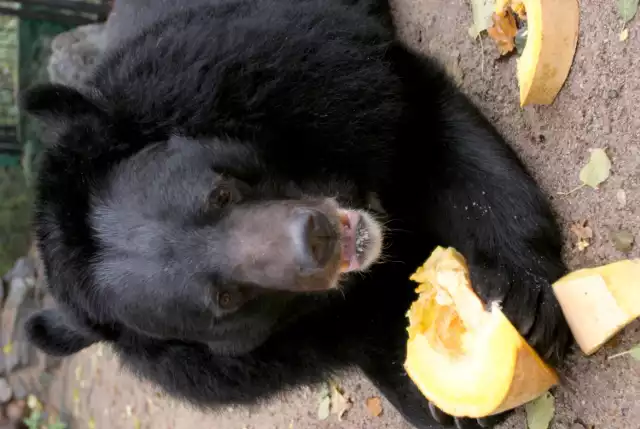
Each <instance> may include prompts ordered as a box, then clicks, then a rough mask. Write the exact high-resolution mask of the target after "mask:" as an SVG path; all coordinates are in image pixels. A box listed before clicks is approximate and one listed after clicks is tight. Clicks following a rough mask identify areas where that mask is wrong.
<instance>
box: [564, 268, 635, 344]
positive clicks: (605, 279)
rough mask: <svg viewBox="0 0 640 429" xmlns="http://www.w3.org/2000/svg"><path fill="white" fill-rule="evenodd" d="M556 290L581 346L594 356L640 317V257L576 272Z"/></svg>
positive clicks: (565, 279)
mask: <svg viewBox="0 0 640 429" xmlns="http://www.w3.org/2000/svg"><path fill="white" fill-rule="evenodd" d="M553 291H554V293H555V295H556V297H557V298H558V302H560V306H561V307H562V311H563V312H564V316H565V318H566V319H567V322H568V323H569V327H570V328H571V331H572V333H573V336H574V337H575V339H576V342H577V343H578V346H580V349H581V350H582V351H583V352H584V353H585V354H586V355H591V354H593V353H595V352H596V351H597V350H598V349H599V348H600V347H602V345H603V344H604V343H606V342H607V341H609V340H610V339H611V338H612V337H613V336H614V335H615V334H617V333H618V332H619V331H620V330H621V329H622V328H624V327H625V326H627V325H628V324H629V323H631V322H632V321H633V320H634V319H636V318H638V317H640V259H631V260H621V261H618V262H613V263H611V264H608V265H604V266H601V267H596V268H586V269H582V270H578V271H574V272H572V273H569V274H567V275H566V276H564V277H562V278H561V279H559V280H557V281H556V282H555V283H554V284H553Z"/></svg>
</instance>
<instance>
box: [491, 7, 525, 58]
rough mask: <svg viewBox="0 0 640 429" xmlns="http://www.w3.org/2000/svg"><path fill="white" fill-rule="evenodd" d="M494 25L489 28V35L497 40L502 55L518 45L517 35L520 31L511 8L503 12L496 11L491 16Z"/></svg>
mask: <svg viewBox="0 0 640 429" xmlns="http://www.w3.org/2000/svg"><path fill="white" fill-rule="evenodd" d="M491 19H492V20H493V26H492V27H490V28H489V29H488V30H487V33H489V36H491V38H492V39H493V40H494V41H495V42H496V45H497V46H498V51H499V52H500V55H506V54H508V53H509V52H511V51H513V50H514V49H515V47H516V44H515V37H516V33H517V32H518V26H517V24H516V18H515V16H514V15H513V13H511V12H510V11H509V10H506V11H504V12H502V14H500V15H499V14H497V13H494V14H493V15H492V16H491Z"/></svg>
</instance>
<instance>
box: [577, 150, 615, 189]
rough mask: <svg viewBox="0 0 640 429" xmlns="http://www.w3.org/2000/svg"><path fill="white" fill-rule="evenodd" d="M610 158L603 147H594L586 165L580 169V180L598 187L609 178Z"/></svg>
mask: <svg viewBox="0 0 640 429" xmlns="http://www.w3.org/2000/svg"><path fill="white" fill-rule="evenodd" d="M610 174H611V160H610V159H609V157H608V156H607V154H606V152H605V151H604V149H594V150H592V151H591V157H590V158H589V162H588V163H587V165H585V166H584V167H582V170H580V180H581V181H582V183H584V184H585V185H587V186H590V187H592V188H594V189H598V186H599V185H600V184H601V183H602V182H604V181H605V180H607V179H608V178H609V175H610Z"/></svg>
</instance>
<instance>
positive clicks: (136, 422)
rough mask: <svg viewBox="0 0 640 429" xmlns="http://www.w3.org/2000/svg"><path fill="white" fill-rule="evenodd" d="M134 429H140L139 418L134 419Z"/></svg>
mask: <svg viewBox="0 0 640 429" xmlns="http://www.w3.org/2000/svg"><path fill="white" fill-rule="evenodd" d="M133 429H140V420H139V419H138V418H137V417H134V418H133Z"/></svg>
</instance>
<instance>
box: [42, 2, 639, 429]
mask: <svg viewBox="0 0 640 429" xmlns="http://www.w3.org/2000/svg"><path fill="white" fill-rule="evenodd" d="M580 3H581V6H580V7H581V14H582V15H581V32H580V39H579V48H578V52H577V55H576V58H575V62H574V65H573V68H572V71H571V74H570V77H569V79H568V81H567V84H566V85H565V87H564V89H563V90H562V92H561V93H560V95H559V97H558V98H557V100H556V101H555V103H554V104H553V105H552V106H546V107H527V108H525V109H521V108H520V107H519V104H518V88H517V82H516V80H515V58H511V59H510V60H508V61H503V60H501V61H496V59H497V53H496V50H495V48H494V47H493V45H491V43H490V41H489V40H487V39H485V40H484V42H483V44H481V43H479V42H478V41H474V40H472V39H470V37H469V36H468V33H467V29H468V27H469V26H470V23H471V14H470V9H469V5H468V4H467V2H466V1H464V0H458V1H443V0H396V15H397V21H398V24H399V27H400V29H401V32H402V36H403V37H404V38H405V39H406V40H407V41H409V42H410V43H411V44H413V45H414V46H416V47H417V48H419V49H420V50H422V51H424V52H431V53H434V54H436V55H437V56H439V57H440V58H442V60H443V61H445V62H446V64H447V65H448V67H449V69H450V70H451V72H452V73H453V74H454V75H455V76H456V78H457V79H458V81H459V83H460V84H461V86H462V87H463V88H464V90H465V91H466V92H467V93H468V94H470V95H471V96H472V97H473V99H474V100H475V101H476V102H478V104H479V105H480V106H481V108H482V110H483V111H484V112H485V113H486V114H487V115H488V116H489V117H490V118H491V119H492V120H493V121H495V123H496V124H497V125H498V127H499V128H500V130H501V131H502V132H503V133H504V134H505V135H506V136H508V138H509V139H510V141H511V142H513V144H514V145H515V146H516V147H517V148H518V149H519V151H520V153H521V154H522V157H523V158H524V160H525V161H526V163H527V164H528V165H529V166H530V168H531V169H532V171H533V172H534V174H535V175H536V176H537V178H538V179H539V181H540V183H541V184H542V186H543V187H544V188H545V189H546V190H547V191H548V192H549V194H550V195H552V196H553V201H554V205H555V208H556V209H557V210H558V212H559V215H560V218H561V220H562V222H563V224H564V226H565V235H566V243H567V245H566V258H567V261H568V262H569V264H570V267H571V268H573V269H576V268H581V267H587V266H594V265H599V264H603V263H606V262H610V261H613V260H617V259H622V258H625V257H631V256H634V257H639V256H640V244H637V245H636V246H635V248H634V250H633V251H632V252H630V253H629V254H627V255H625V254H623V253H621V252H619V251H617V250H616V249H615V248H614V246H613V244H612V241H611V233H612V232H615V231H618V230H621V229H624V230H628V231H630V232H632V233H633V234H634V236H635V240H636V242H638V241H640V234H639V233H640V113H638V109H639V108H640V19H639V18H637V17H636V19H635V20H634V21H633V22H632V23H631V24H630V25H629V27H630V33H629V39H628V40H627V41H626V42H620V41H619V38H618V35H619V33H620V30H621V29H622V26H621V22H620V21H619V19H618V16H617V12H616V1H615V0H581V2H580ZM604 147H606V148H607V150H608V154H609V156H610V157H611V159H612V162H613V170H612V175H611V177H610V178H609V179H608V180H607V181H606V182H605V183H604V185H603V186H602V187H601V189H600V190H598V191H594V190H591V189H586V188H583V189H581V190H579V191H576V192H574V193H571V194H570V195H567V196H561V195H559V193H560V192H565V191H568V190H570V189H572V188H575V187H576V186H577V185H579V183H580V182H579V179H578V172H579V170H580V167H581V166H582V165H583V164H585V163H586V161H587V159H588V156H589V152H588V150H589V149H590V148H604ZM622 193H624V196H625V198H624V199H625V200H626V201H623V198H622ZM582 220H587V221H588V223H589V225H590V226H591V228H592V229H593V231H594V238H593V240H592V243H591V245H590V246H589V247H588V248H586V250H584V251H578V250H576V249H575V242H576V239H575V237H573V236H572V235H571V233H570V232H569V225H570V224H571V223H572V222H575V221H582ZM614 343H615V344H611V345H609V346H607V347H606V348H605V349H603V350H601V351H600V352H598V353H597V354H596V355H594V356H592V357H591V358H589V359H587V358H585V357H583V356H582V355H581V354H580V352H578V351H576V352H574V353H573V355H572V356H571V357H570V359H569V360H568V362H567V365H566V368H565V369H564V370H563V372H564V375H565V376H566V377H567V381H566V383H565V385H563V386H562V387H560V388H558V389H556V390H555V391H554V394H555V396H556V406H557V412H556V417H555V419H554V421H553V423H552V426H551V427H552V428H554V429H561V428H562V429H592V428H594V429H639V428H640V363H638V362H635V361H633V360H631V359H630V358H628V357H621V358H617V359H613V360H608V359H607V357H608V356H611V355H612V354H615V353H617V352H620V351H624V350H626V349H628V348H629V347H630V346H632V345H633V344H638V343H640V323H639V322H636V323H634V324H632V325H631V326H629V327H628V328H627V329H626V330H625V331H624V333H623V334H622V335H621V336H620V337H619V340H617V341H614ZM109 356H110V354H109V353H108V350H107V349H106V348H104V347H99V346H96V347H93V348H91V349H89V350H86V351H85V352H83V353H81V354H80V355H78V356H76V357H75V358H74V359H72V360H69V361H67V362H65V364H64V371H63V374H64V377H60V378H58V380H57V381H56V382H55V383H54V385H53V386H52V391H51V392H52V393H53V394H54V396H55V397H56V398H57V399H58V400H62V402H63V403H64V404H65V406H66V408H67V409H68V410H69V411H70V412H71V413H73V414H74V415H75V416H76V417H77V418H78V419H79V421H80V422H83V424H81V425H79V426H78V427H89V428H91V427H95V429H103V428H109V429H120V428H153V429H165V428H166V429H183V428H191V427H194V428H196V427H197V428H211V429H244V428H246V429H276V428H277V429H288V428H296V429H305V428H320V429H329V428H367V429H382V428H408V427H409V426H408V425H407V424H405V423H404V422H403V421H402V419H401V418H400V417H399V415H398V414H397V413H396V412H395V411H394V410H393V409H392V407H391V406H390V405H389V404H388V403H386V402H385V401H383V409H384V412H383V414H382V415H381V416H380V417H371V416H370V415H369V413H368V411H367V409H366V407H365V401H366V399H367V398H368V397H371V396H375V395H377V393H376V391H375V389H374V388H373V387H372V386H371V384H370V383H369V382H367V381H365V380H363V379H362V378H361V377H360V376H359V375H358V374H355V373H354V374H347V375H344V376H342V377H341V378H340V380H339V382H340V384H341V386H342V387H343V388H344V390H345V391H346V393H347V394H349V395H350V396H351V398H352V400H353V403H354V405H353V408H352V409H351V410H350V411H349V412H348V413H347V415H346V417H345V419H344V420H343V421H338V419H337V417H336V416H331V417H330V418H329V419H328V420H324V421H319V420H318V419H317V414H316V413H317V406H318V401H319V400H318V393H317V392H318V387H312V388H309V387H305V388H300V389H298V390H296V391H293V392H289V393H287V394H283V395H282V396H281V397H279V398H275V399H274V400H272V401H270V402H269V403H267V404H265V405H263V406H260V407H253V408H235V407H234V408H228V409H224V410H220V412H219V413H216V414H215V415H213V414H212V415H203V414H201V413H199V412H197V411H195V410H192V409H188V408H185V407H184V406H182V405H178V404H172V403H171V401H169V400H167V399H165V398H162V397H160V396H159V395H158V394H157V393H155V391H154V389H153V388H152V387H150V386H147V385H144V384H142V383H140V382H139V381H137V380H134V379H133V378H131V377H130V376H129V375H128V374H126V373H122V372H121V371H120V370H119V367H118V363H117V362H116V361H115V360H114V359H111V358H110V357H109ZM78 368H82V370H78ZM92 423H94V424H92ZM85 425H87V426H85ZM525 427H526V424H525V417H524V413H523V412H522V411H520V412H517V413H516V414H515V415H514V416H513V417H512V418H510V419H509V420H508V421H507V422H506V423H505V424H504V425H503V426H502V428H503V429H516V428H518V429H523V428H525Z"/></svg>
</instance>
